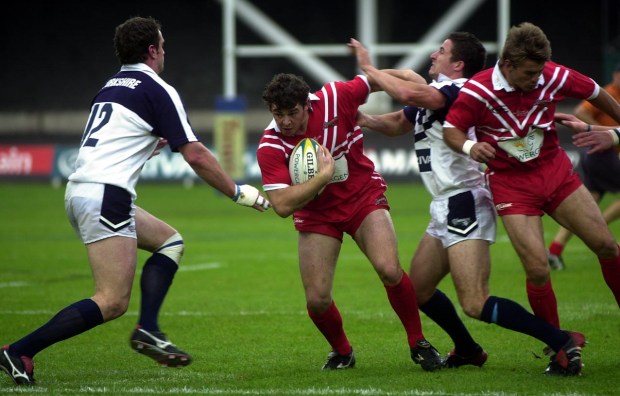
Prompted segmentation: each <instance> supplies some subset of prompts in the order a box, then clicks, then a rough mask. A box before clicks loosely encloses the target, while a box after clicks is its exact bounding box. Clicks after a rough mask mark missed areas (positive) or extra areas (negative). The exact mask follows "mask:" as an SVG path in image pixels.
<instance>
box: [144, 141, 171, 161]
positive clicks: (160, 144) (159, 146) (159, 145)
mask: <svg viewBox="0 0 620 396" xmlns="http://www.w3.org/2000/svg"><path fill="white" fill-rule="evenodd" d="M167 145H168V141H167V140H166V139H164V138H159V140H158V141H157V146H155V150H153V152H152V153H151V156H150V157H149V158H148V159H151V158H153V157H155V156H158V155H159V153H160V152H161V150H162V149H163V148H164V147H166V146H167Z"/></svg>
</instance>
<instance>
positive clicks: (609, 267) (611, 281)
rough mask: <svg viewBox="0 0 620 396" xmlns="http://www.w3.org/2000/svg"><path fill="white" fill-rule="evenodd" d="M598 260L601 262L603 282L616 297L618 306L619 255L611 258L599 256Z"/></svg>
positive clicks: (619, 293) (619, 296)
mask: <svg viewBox="0 0 620 396" xmlns="http://www.w3.org/2000/svg"><path fill="white" fill-rule="evenodd" d="M598 262H599V263H601V270H602V271H603V278H604V279H605V283H607V286H608V287H609V288H610V289H611V292H612V293H613V294H614V297H615V298H616V303H618V306H620V256H616V257H615V258H612V259H602V258H599V259H598Z"/></svg>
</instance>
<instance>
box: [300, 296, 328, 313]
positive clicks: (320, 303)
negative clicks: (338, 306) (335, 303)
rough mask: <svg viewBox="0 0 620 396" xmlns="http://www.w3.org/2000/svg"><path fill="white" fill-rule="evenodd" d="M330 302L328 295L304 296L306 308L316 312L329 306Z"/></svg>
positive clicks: (321, 311)
mask: <svg viewBox="0 0 620 396" xmlns="http://www.w3.org/2000/svg"><path fill="white" fill-rule="evenodd" d="M331 303H332V299H331V297H330V296H329V295H325V296H323V295H319V294H315V295H309V296H307V298H306V304H307V306H308V309H309V310H310V311H312V312H313V313H316V314H321V313H323V312H325V311H327V309H328V308H329V306H330V305H331Z"/></svg>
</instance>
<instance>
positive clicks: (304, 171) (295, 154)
mask: <svg viewBox="0 0 620 396" xmlns="http://www.w3.org/2000/svg"><path fill="white" fill-rule="evenodd" d="M318 149H319V144H318V143H317V141H316V140H314V139H311V138H304V139H301V140H300V141H299V143H297V145H296V146H295V147H294V148H293V151H291V157H290V159H289V165H288V169H289V173H290V175H291V181H292V182H293V184H301V183H304V182H306V181H308V180H310V179H312V178H313V177H314V176H315V175H316V174H317V173H318V172H319V162H318V158H317V155H318V154H317V150H318Z"/></svg>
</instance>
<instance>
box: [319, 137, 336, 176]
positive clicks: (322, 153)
mask: <svg viewBox="0 0 620 396" xmlns="http://www.w3.org/2000/svg"><path fill="white" fill-rule="evenodd" d="M318 158H319V173H318V175H321V177H324V178H326V179H327V182H328V183H329V181H331V179H332V176H334V172H335V171H336V161H335V160H334V157H332V155H331V153H330V152H329V150H328V149H326V148H325V147H323V146H321V145H320V144H319V152H318Z"/></svg>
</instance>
